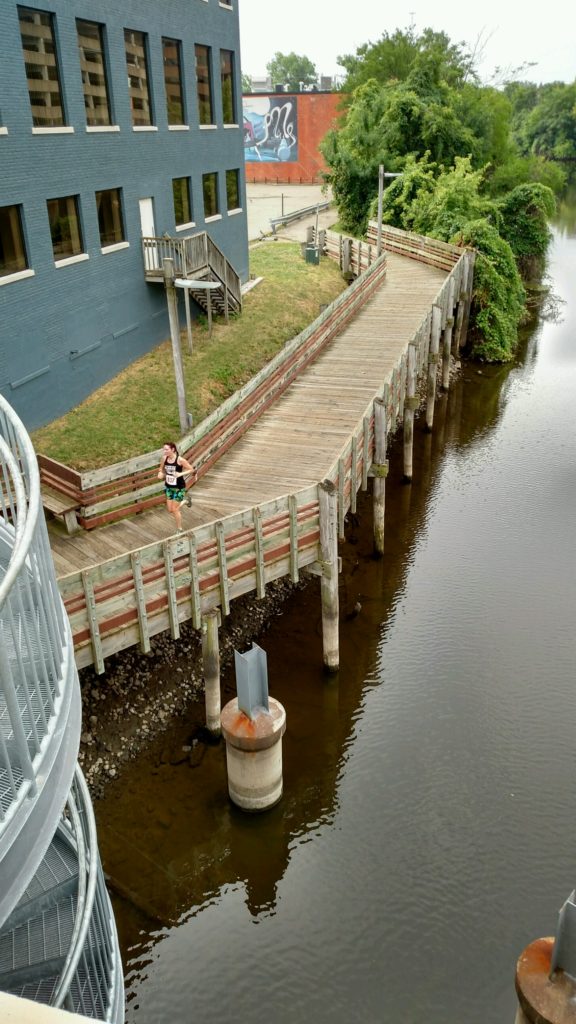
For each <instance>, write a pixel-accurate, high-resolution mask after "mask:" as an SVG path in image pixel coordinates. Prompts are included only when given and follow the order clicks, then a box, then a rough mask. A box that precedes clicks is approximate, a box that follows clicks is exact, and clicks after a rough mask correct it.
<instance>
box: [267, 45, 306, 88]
mask: <svg viewBox="0 0 576 1024" xmlns="http://www.w3.org/2000/svg"><path fill="white" fill-rule="evenodd" d="M266 70H267V72H268V74H269V75H270V77H271V79H272V83H273V84H278V85H287V86H288V89H289V91H290V92H298V91H299V89H300V83H302V84H303V85H316V83H317V81H318V72H317V71H316V67H315V66H314V64H313V63H312V61H311V60H310V59H309V58H308V57H300V56H298V54H297V53H275V54H274V56H273V58H272V60H271V61H269V62H268V64H267V65H266Z"/></svg>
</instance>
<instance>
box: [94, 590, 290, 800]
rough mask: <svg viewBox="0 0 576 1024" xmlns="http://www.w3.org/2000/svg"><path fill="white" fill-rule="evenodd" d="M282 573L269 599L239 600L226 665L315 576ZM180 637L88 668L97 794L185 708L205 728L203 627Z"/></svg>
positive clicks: (228, 623)
mask: <svg viewBox="0 0 576 1024" xmlns="http://www.w3.org/2000/svg"><path fill="white" fill-rule="evenodd" d="M309 582H310V580H309V578H303V580H302V581H301V582H300V583H298V584H293V583H291V582H290V580H289V579H282V580H278V581H276V583H273V584H270V585H269V586H268V587H267V588H266V595H265V597H264V598H263V599H262V600H257V599H256V598H255V597H254V596H247V597H243V598H240V599H238V600H236V601H233V602H232V605H231V612H230V615H229V616H227V617H226V618H225V619H224V621H223V624H222V626H221V628H220V630H219V639H220V665H221V669H222V670H225V669H226V667H227V666H228V665H229V664H230V663H231V662H232V659H233V655H234V650H235V649H236V650H239V651H245V650H247V649H248V648H249V647H250V644H251V642H252V641H253V640H256V641H257V639H258V637H259V636H260V635H261V634H262V633H264V632H265V630H266V627H267V625H268V624H269V623H270V621H271V620H272V619H273V618H274V617H276V616H277V615H280V614H281V613H282V608H283V606H284V603H285V601H286V599H287V598H288V597H289V596H290V594H292V593H293V592H294V591H296V590H300V589H302V587H304V586H306V585H307V583H309ZM180 630H181V636H180V639H179V640H173V639H172V638H171V636H170V635H169V634H168V633H162V634H160V635H159V636H157V637H154V638H153V639H152V641H151V644H152V649H151V651H150V653H149V654H141V653H140V651H138V650H137V649H134V648H131V649H130V650H127V651H125V652H123V653H122V654H118V655H116V656H115V657H113V658H109V659H108V660H107V661H106V673H105V674H104V675H102V676H99V675H97V674H96V673H95V672H94V670H93V669H92V668H87V669H82V670H81V671H80V673H79V675H80V687H81V692H82V726H83V728H82V737H81V741H80V753H79V761H80V765H81V767H82V770H83V771H84V774H85V776H86V780H87V782H88V786H89V788H90V791H91V793H92V796H93V797H94V798H97V797H100V796H102V793H103V790H104V787H105V785H106V783H107V782H108V781H109V780H110V779H114V778H116V777H117V776H118V775H119V774H120V771H121V768H122V765H123V763H124V762H126V761H129V760H132V759H134V758H135V757H136V756H137V755H138V754H139V753H140V752H141V751H142V750H144V749H145V748H146V746H147V745H148V744H149V743H150V741H151V740H152V739H154V738H155V737H157V736H159V735H160V734H161V733H162V732H163V731H164V730H165V729H166V728H167V727H168V725H169V723H170V721H171V719H173V718H175V717H177V716H179V715H183V714H184V713H185V712H186V714H188V715H189V716H190V718H191V726H192V731H194V729H195V730H196V731H197V732H198V734H199V735H202V734H203V732H204V729H203V726H204V720H205V719H204V694H203V677H202V642H201V634H200V631H199V630H197V629H193V627H192V625H191V624H190V623H184V624H183V625H181V627H180Z"/></svg>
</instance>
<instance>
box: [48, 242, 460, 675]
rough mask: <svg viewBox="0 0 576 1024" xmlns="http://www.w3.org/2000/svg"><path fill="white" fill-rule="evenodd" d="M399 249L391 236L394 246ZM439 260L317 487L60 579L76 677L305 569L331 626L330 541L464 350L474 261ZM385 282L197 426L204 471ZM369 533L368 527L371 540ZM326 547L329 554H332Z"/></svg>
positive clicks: (418, 254)
mask: <svg viewBox="0 0 576 1024" xmlns="http://www.w3.org/2000/svg"><path fill="white" fill-rule="evenodd" d="M399 241H400V240H399V239H398V237H397V236H396V235H394V237H393V242H394V244H397V245H398V244H399ZM405 244H406V245H407V246H413V247H414V251H415V254H414V256H413V257H412V258H415V259H417V260H419V261H421V260H422V259H424V258H425V255H426V253H427V248H426V246H425V245H421V244H420V241H417V240H416V239H414V240H410V239H409V238H406V239H405ZM438 255H440V258H441V259H446V262H448V258H450V269H449V271H448V272H447V273H446V276H445V278H444V280H443V283H442V285H441V287H440V290H439V291H438V293H437V294H436V296H435V298H434V301H433V302H432V304H431V306H430V307H429V308H428V310H427V311H426V313H425V315H424V316H423V318H422V319H421V322H420V323H419V324H418V326H417V328H416V329H415V330H414V331H413V333H412V334H411V336H410V337H407V338H406V339H405V344H404V346H403V349H402V351H401V352H400V355H399V357H398V359H397V361H396V364H395V365H394V366H393V368H392V371H391V372H390V373H388V374H387V375H386V379H383V380H382V381H381V384H380V385H379V386H378V387H377V388H375V391H374V395H373V398H372V399H371V400H370V402H369V403H368V404H367V405H366V407H365V408H364V410H363V413H362V415H361V416H360V417H359V419H358V420H357V422H356V424H355V426H354V428H353V429H352V431H351V432H350V434H349V436H348V437H347V438H346V440H345V442H344V443H343V444H342V446H341V449H340V450H339V451H338V452H337V453H336V457H335V460H334V462H333V464H332V466H331V468H330V469H329V471H328V473H327V474H326V477H325V478H324V479H323V480H322V481H320V480H318V482H317V483H316V484H314V485H312V486H307V487H305V488H302V489H300V490H296V491H294V493H287V494H283V495H280V496H278V497H277V498H275V499H274V500H273V501H268V502H264V503H260V504H256V505H254V506H253V507H250V508H245V509H243V510H242V511H241V512H237V513H234V514H232V515H230V516H224V517H222V518H218V519H217V520H216V521H213V522H209V523H204V524H203V525H202V526H199V527H197V528H195V529H192V530H187V531H186V532H185V533H184V534H183V535H180V536H172V537H168V538H167V539H164V540H161V541H157V542H154V543H151V544H148V545H145V546H142V547H140V548H138V549H137V550H132V551H129V552H126V553H124V554H122V555H119V556H117V557H113V558H109V559H107V560H106V561H104V562H102V563H101V564H98V565H93V566H89V567H87V568H85V569H83V570H80V571H78V572H72V573H68V574H67V575H64V576H62V577H61V578H60V579H59V587H60V590H61V593H62V596H63V599H64V603H65V606H66V610H67V612H68V615H69V617H70V621H71V625H72V632H73V636H74V645H75V650H76V659H77V664H78V666H79V667H83V666H86V665H89V664H92V663H93V664H94V665H95V667H96V670H97V671H98V672H103V671H104V667H105V659H106V657H108V656H109V655H110V654H112V653H115V652H117V651H119V650H122V649H124V648H126V647H129V646H132V645H134V644H139V645H140V648H141V650H143V651H146V650H148V649H149V647H150V639H151V637H152V636H154V635H155V634H156V633H159V632H161V631H164V630H168V629H169V630H170V632H171V634H172V636H173V637H178V636H179V632H180V624H181V623H182V622H184V621H186V620H191V621H192V624H193V625H194V627H196V628H203V623H204V622H205V617H206V615H208V614H210V613H213V612H214V610H215V609H220V610H221V611H222V612H223V613H224V614H227V613H228V611H229V609H230V603H231V601H232V600H234V599H235V598H237V597H239V596H241V595H243V594H247V593H256V594H257V595H258V596H260V597H261V596H263V594H264V591H265V588H266V586H267V584H268V583H270V582H271V581H273V580H275V579H278V578H280V577H282V576H290V578H291V579H292V580H295V581H296V580H297V579H298V578H299V574H300V572H301V571H302V570H303V569H307V570H308V571H312V572H315V573H316V574H318V575H319V576H321V577H322V582H323V584H324V583H326V584H327V591H326V593H327V594H328V596H327V597H326V600H325V598H324V591H323V604H322V611H323V624H324V626H325V629H326V632H328V630H329V628H330V627H329V626H327V625H326V623H329V622H332V624H333V623H334V621H336V623H337V609H336V615H335V612H334V605H333V603H334V601H336V602H337V571H338V556H337V550H336V542H337V536H339V537H341V538H342V537H343V536H344V523H345V517H346V514H347V512H348V510H351V511H352V512H354V511H355V509H356V496H357V492H358V490H359V489H360V488H363V489H366V487H367V485H368V478H369V476H374V477H375V481H374V485H375V505H376V501H377V496H376V490H377V488H378V493H379V494H380V495H381V494H382V488H383V487H384V482H385V476H386V459H385V450H386V436H387V433H388V432H391V431H393V430H394V429H395V427H396V426H397V424H398V423H399V422H401V423H403V426H404V437H405V456H406V445H407V439H408V441H409V445H411V443H412V433H413V428H412V424H413V418H414V410H415V408H416V406H417V404H418V401H419V400H418V399H417V397H416V394H417V388H418V382H419V380H420V381H423V382H424V381H426V380H427V381H428V384H427V387H428V403H429V407H430V398H431V395H432V411H433V393H434V392H433V389H435V386H436V378H437V375H438V364H439V362H440V363H441V364H442V365H443V367H445V366H446V353H448V356H449V354H450V351H451V350H452V351H457V350H458V346H459V345H460V344H461V342H462V337H461V329H462V327H463V324H464V322H465V316H464V313H463V315H462V316H461V317H460V318H459V313H460V309H461V308H462V309H463V310H465V306H466V302H467V300H468V298H469V290H470V285H471V266H472V263H473V254H471V253H468V252H463V251H461V250H456V249H454V248H453V247H452V248H451V249H450V250H449V248H444V247H442V246H441V247H440V250H436V246H435V244H434V245H431V247H430V257H431V260H433V261H436V259H437V258H438ZM385 273H386V260H385V258H384V259H380V260H377V261H376V262H375V263H374V264H373V265H372V266H371V267H370V268H369V269H368V270H367V271H365V272H364V273H363V274H362V276H361V278H359V279H358V281H357V282H355V283H354V284H353V285H352V286H351V287H350V289H348V291H347V292H345V293H343V295H342V296H341V297H340V298H339V299H338V300H336V302H335V303H334V304H333V305H332V306H331V307H330V308H329V310H327V311H326V313H325V314H324V315H323V317H320V318H319V320H318V321H316V322H315V324H313V325H311V327H310V328H309V329H308V331H307V332H303V335H300V336H299V338H298V339H295V340H294V342H292V343H291V344H290V345H289V346H287V349H286V351H285V352H284V353H282V354H281V356H278V357H276V359H275V360H273V361H272V363H271V364H270V365H269V366H268V367H267V368H266V369H265V371H262V373H261V374H259V375H258V376H257V377H256V378H255V379H254V380H253V381H251V382H250V383H249V384H247V385H246V386H245V388H243V389H242V390H241V391H240V392H239V393H238V395H236V396H233V398H232V399H230V400H229V401H228V402H227V403H225V407H224V409H223V410H219V411H218V412H217V413H215V414H214V415H213V416H212V417H210V418H209V420H208V421H206V423H205V424H203V425H201V428H198V430H199V431H200V432H201V434H202V436H201V437H199V436H196V437H195V435H194V432H193V433H192V435H191V436H190V438H189V439H188V440H189V442H193V443H191V444H190V443H189V444H188V446H187V450H188V452H189V454H190V455H191V456H192V458H194V459H195V460H198V461H200V462H201V465H203V466H204V468H205V467H206V466H208V465H209V464H213V463H214V462H215V461H216V459H217V458H219V456H220V455H221V454H222V452H223V451H224V450H226V449H228V448H230V446H231V445H233V444H234V442H235V441H236V440H237V439H238V438H239V437H240V436H241V435H242V434H244V433H245V431H246V430H247V429H248V428H249V426H250V425H251V423H253V422H254V420H255V419H256V418H257V417H258V416H259V415H260V413H261V411H262V410H264V409H265V408H267V407H268V406H269V405H270V404H271V402H273V401H274V400H275V399H276V397H277V396H278V395H280V394H281V393H282V392H283V391H284V390H285V388H286V387H287V386H288V383H289V382H290V381H292V380H294V379H295V377H296V375H297V374H298V373H299V372H301V370H302V369H303V368H304V367H306V366H307V365H308V364H309V363H310V362H311V361H312V360H313V359H314V358H315V355H316V354H317V352H318V351H319V350H320V349H321V348H322V347H323V346H325V345H326V343H327V341H328V340H329V339H330V337H332V336H333V335H334V333H335V332H336V331H337V330H338V329H339V328H340V329H341V328H342V327H343V326H344V325H346V323H347V322H348V321H349V320H350V318H351V317H352V316H353V314H354V312H355V310H356V309H357V306H358V303H359V302H360V300H362V301H365V299H366V297H367V296H369V295H370V294H371V293H373V292H374V290H375V289H377V288H378V286H379V285H380V284H381V283H382V281H383V280H384V275H385ZM458 320H459V322H460V328H458V327H457V324H458ZM459 331H460V335H459ZM441 334H442V335H443V341H442V340H441ZM431 382H432V383H431ZM432 384H433V388H432ZM431 389H432V390H431ZM427 415H428V414H427ZM430 423H431V420H430ZM202 445H204V447H202ZM196 446H198V447H196ZM153 454H154V459H153V461H152V462H147V460H148V458H149V457H147V456H143V457H142V460H143V462H142V464H141V465H140V467H139V468H136V467H135V466H134V462H135V461H136V462H137V461H138V460H133V461H132V463H131V468H132V470H133V471H135V472H137V473H142V474H144V477H143V478H144V479H145V478H146V477H145V474H146V473H149V472H151V471H152V469H154V471H155V469H156V465H157V458H158V455H159V453H153ZM202 459H203V460H204V461H203V462H202ZM410 460H411V451H410V453H409V459H408V462H405V465H406V466H410V472H411V461H410ZM146 462H147V464H145V463H146ZM100 472H103V471H98V472H97V473H95V474H92V475H91V483H92V486H93V487H94V488H96V487H99V486H102V487H105V482H104V481H100V482H98V480H97V477H98V473H100ZM109 472H110V471H109V470H108V473H109ZM117 472H118V479H120V480H125V479H126V476H127V473H126V465H125V464H123V465H122V466H119V467H117ZM88 476H89V477H90V475H88ZM155 486H156V487H157V484H155ZM326 494H328V497H329V499H330V500H329V503H328V505H326V502H325V501H324V499H325V497H326ZM107 500H108V501H111V498H110V497H109V498H108V499H107ZM145 500H150V501H152V500H153V499H152V498H151V497H150V498H149V499H145ZM378 500H380V498H378ZM323 507H324V512H323V511H322V508H323ZM326 508H328V512H327V511H326ZM382 508H383V502H382ZM95 511H98V510H97V509H96V510H95ZM101 515H106V513H101ZM375 515H376V509H375ZM382 530H383V526H382ZM376 532H377V530H376V524H375V537H376ZM326 537H328V538H329V544H330V545H332V546H331V547H329V548H328V554H327V548H326V543H327V542H326ZM323 538H324V540H323ZM330 538H332V539H331V540H330ZM335 579H336V591H335V592H334V580H335ZM330 581H332V583H331V584H330ZM330 585H331V586H332V590H331V596H330ZM325 604H326V607H325ZM325 651H326V644H325ZM325 660H326V655H325ZM326 663H327V664H328V661H326ZM331 667H334V664H332V665H331Z"/></svg>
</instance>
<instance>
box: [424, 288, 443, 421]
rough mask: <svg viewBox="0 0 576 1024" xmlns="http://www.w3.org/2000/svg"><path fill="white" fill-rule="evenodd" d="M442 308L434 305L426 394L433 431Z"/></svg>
mask: <svg viewBox="0 0 576 1024" xmlns="http://www.w3.org/2000/svg"><path fill="white" fill-rule="evenodd" d="M441 322H442V310H441V309H440V306H432V329H431V332H430V351H429V354H428V390H427V396H426V429H427V430H428V431H429V432H431V431H432V426H433V423H434V405H435V402H436V378H437V376H438V350H439V347H440V325H441Z"/></svg>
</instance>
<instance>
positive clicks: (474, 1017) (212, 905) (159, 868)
mask: <svg viewBox="0 0 576 1024" xmlns="http://www.w3.org/2000/svg"><path fill="white" fill-rule="evenodd" d="M567 244H568V243H566V241H565V239H564V237H563V236H558V240H557V247H556V249H555V257H554V260H553V262H552V269H553V273H554V274H555V275H556V276H555V282H556V284H555V286H556V287H557V288H558V290H559V292H560V293H561V294H564V295H565V296H566V297H567V295H568V293H567V292H566V290H565V287H564V280H563V274H564V273H568V272H569V270H570V273H573V270H574V261H575V260H576V246H572V248H569V249H566V245H567ZM558 254H560V255H558ZM559 259H560V260H561V261H562V263H561V266H562V271H561V272H559V273H558V274H556V270H557V268H558V260H559ZM570 261H571V262H570ZM570 268H571V269H570ZM572 279H573V277H572ZM573 318H574V311H573V307H570V308H569V309H568V310H567V315H566V318H565V320H564V322H563V323H562V324H557V323H556V324H555V323H545V324H544V325H542V324H541V323H539V324H537V325H535V326H534V327H533V329H532V330H528V331H527V336H526V338H525V343H524V348H523V350H522V352H521V353H520V355H519V358H518V360H517V362H516V363H515V364H513V365H512V366H509V367H482V368H481V372H478V368H476V367H469V368H467V369H466V370H465V372H464V373H463V375H462V377H461V379H460V380H459V381H458V382H457V383H456V385H455V386H454V387H453V388H452V389H451V391H450V393H449V394H448V396H443V397H442V398H441V399H440V400H439V402H438V406H437V410H436V417H435V430H434V433H433V434H432V435H427V434H425V433H424V430H423V421H422V420H421V419H420V420H419V421H418V423H417V429H416V435H417V442H416V448H415V460H414V483H413V484H412V485H411V486H405V485H404V484H403V483H402V462H401V458H402V452H401V444H400V443H398V442H396V443H395V444H393V445H392V450H391V453H390V461H391V470H390V475H389V478H388V487H387V514H386V554H385V558H384V559H383V560H382V561H380V562H376V561H374V560H373V558H372V536H371V516H370V504H369V500H368V499H366V500H363V501H361V502H360V504H359V508H358V514H357V516H356V517H354V518H353V519H352V517H351V520H350V523H349V528H348V531H347V542H346V544H345V545H343V547H342V552H341V553H342V557H343V562H344V571H343V573H342V577H341V581H340V586H341V608H342V622H341V668H340V672H339V674H338V676H337V677H336V678H335V679H333V680H326V679H325V678H324V676H323V674H322V672H321V668H320V666H321V662H322V649H321V647H322V645H321V636H320V603H319V594H318V584H317V581H313V582H312V583H311V585H310V586H309V588H308V589H307V590H305V591H303V592H301V593H300V594H298V595H297V596H296V597H295V599H294V600H293V601H292V602H291V603H290V604H289V605H288V606H287V608H286V610H285V613H284V614H283V616H282V617H281V618H280V619H278V620H277V621H276V623H274V624H273V626H272V627H271V628H270V630H269V631H268V633H267V634H266V635H265V636H264V637H262V638H261V639H260V640H259V643H260V645H261V646H262V647H263V648H264V649H265V650H266V651H267V654H268V670H269V679H270V689H271V693H272V694H273V695H274V696H275V697H277V698H278V699H279V700H281V701H282V703H283V704H284V705H285V707H286V709H287V715H288V728H287V733H286V736H285V739H284V764H285V771H284V784H285V794H284V797H283V800H282V803H281V804H280V805H279V806H278V807H276V808H274V809H273V810H271V811H270V812H268V813H267V814H265V815H262V816H257V817H249V816H245V815H243V814H242V813H241V812H239V811H238V810H237V809H235V808H234V807H232V806H231V805H230V804H229V802H228V799H227V790H226V775H225V759H224V752H223V750H222V749H221V747H213V746H203V745H202V744H196V745H193V738H194V725H195V723H194V722H193V721H190V722H187V723H183V724H182V725H180V726H178V727H176V728H174V729H173V731H172V732H171V733H170V734H169V735H168V736H166V737H165V738H164V740H163V741H162V742H161V743H158V744H156V746H155V747H154V748H153V750H152V751H151V752H150V754H149V755H148V756H147V757H146V758H142V759H141V760H140V761H139V762H136V763H134V764H133V765H130V766H129V767H128V769H127V771H126V774H125V775H124V776H123V778H122V779H121V780H119V781H118V782H117V783H115V784H114V785H113V786H112V787H111V788H110V790H109V794H108V797H107V799H106V800H105V801H103V802H101V804H100V805H99V806H98V808H97V810H98V817H99V836H100V845H101V850H102V855H103V859H104V863H105V868H106V871H107V872H108V874H109V876H110V877H111V880H112V882H113V887H114V891H115V892H116V899H115V909H116V910H117V913H118V921H119V925H120V932H121V941H122V945H123V950H124V958H125V963H126V964H127V966H128V979H127V982H128V986H127V987H128V992H129V999H130V1005H129V1013H128V1019H129V1021H134V1022H135V1024H147V1022H153V1021H154V1022H155V1024H156V1022H157V1021H160V1020H170V1021H180V1020H187V1019H188V1017H189V1016H190V1015H191V1012H192V1011H191V1006H192V1005H193V1007H194V1014H195V1015H199V1016H201V1017H202V1019H203V1020H204V1021H207V1020H214V1021H222V1020H227V1019H229V1018H230V1019H232V1018H233V1019H239V1020H246V1019H250V1020H251V1021H255V1022H258V1021H262V1022H264V1021H268V1019H269V1017H270V1014H271V1013H272V1012H273V1014H274V1017H275V1019H276V1020H277V1021H279V1022H283V1021H286V1022H291V1021H294V1020H296V1019H298V1018H302V1019H306V1020H308V1019H314V1020H315V1021H320V1022H322V1021H330V1022H333V1021H342V1022H344V1021H348V1020H357V1021H363V1022H364V1021H369V1022H370V1021H374V1022H376V1021H378V1022H380V1021H385V1022H387V1021H390V1022H392V1021H394V1022H396V1021H402V1024H406V1022H409V1021H412V1020H413V1021H419V1022H420V1021H422V1020H426V1021H428V1022H430V1024H446V1022H447V1021H463V1020H466V1022H467V1024H486V1022H488V1024H491V1022H492V1021H494V1024H496V1022H498V1024H500V1022H501V1021H504V1020H506V1019H510V1020H512V1019H513V1015H514V994H513V969H514V962H515V958H516V957H517V955H518V954H519V952H520V951H521V949H522V948H523V946H524V945H525V944H526V943H527V942H529V941H531V940H532V939H533V938H535V937H536V936H537V935H539V934H545V933H547V932H549V931H551V930H552V929H553V927H554V922H555V914H556V910H557V907H558V906H559V905H560V903H561V902H563V900H564V898H565V896H566V895H567V892H568V890H569V889H570V888H571V887H572V884H573V878H572V877H571V874H570V872H571V871H572V869H573V865H572V856H573V846H574V841H575V840H576V836H575V835H574V828H573V825H572V822H573V820H574V810H575V808H574V797H573V793H572V785H571V773H572V748H573V735H574V727H575V726H576V718H575V712H574V706H573V699H572V686H573V679H572V675H573V669H572V666H573V660H574V657H576V648H575V642H574V636H573V628H572V622H573V615H574V610H575V609H574V588H573V580H574V570H575V568H576V566H575V565H574V556H573V550H574V546H573V542H572V534H573V524H572V518H573V517H572V514H571V508H572V507H573V503H574V496H575V495H576V474H575V473H574V470H572V476H571V477H570V476H569V471H568V466H569V461H570V459H571V460H572V463H573V453H574V450H575V448H576V417H575V416H574V412H573V399H572V397H571V396H572V395H573V393H574V385H575V383H576V381H575V380H574V375H572V376H570V366H568V368H567V367H566V363H565V359H566V350H567V349H568V348H569V346H570V345H571V346H572V349H573V338H574V334H573ZM567 335H568V337H567ZM552 412H553V416H552V415H551V414H552ZM357 605H360V606H361V609H360V611H359V612H358V613H357V614H352V610H353V609H355V607H356V606H357ZM232 693H233V679H232V677H228V678H227V679H226V680H225V693H224V699H225V700H226V699H229V697H230V696H231V695H232ZM188 746H192V751H190V752H184V751H183V749H182V748H183V747H188ZM254 925H257V927H256V928H255V927H254ZM407 979H408V981H407Z"/></svg>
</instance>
